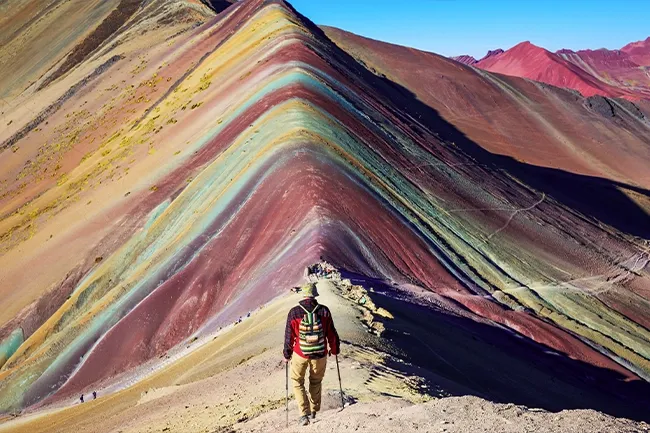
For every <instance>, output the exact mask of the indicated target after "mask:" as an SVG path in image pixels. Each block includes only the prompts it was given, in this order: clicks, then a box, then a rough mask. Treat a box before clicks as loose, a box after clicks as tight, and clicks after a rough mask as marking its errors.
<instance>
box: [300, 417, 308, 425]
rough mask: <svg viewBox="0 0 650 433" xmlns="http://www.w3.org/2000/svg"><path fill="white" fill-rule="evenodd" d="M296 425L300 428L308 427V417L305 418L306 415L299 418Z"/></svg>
mask: <svg viewBox="0 0 650 433" xmlns="http://www.w3.org/2000/svg"><path fill="white" fill-rule="evenodd" d="M298 425H301V426H305V425H309V416H307V415H305V416H301V417H300V418H299V419H298Z"/></svg>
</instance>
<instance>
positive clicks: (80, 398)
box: [79, 394, 84, 403]
mask: <svg viewBox="0 0 650 433" xmlns="http://www.w3.org/2000/svg"><path fill="white" fill-rule="evenodd" d="M79 400H81V402H82V403H83V402H84V395H83V394H81V397H79Z"/></svg>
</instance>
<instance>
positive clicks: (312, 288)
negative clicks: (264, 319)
mask: <svg viewBox="0 0 650 433" xmlns="http://www.w3.org/2000/svg"><path fill="white" fill-rule="evenodd" d="M299 293H300V294H301V295H302V296H303V299H302V300H301V301H300V302H299V304H298V306H296V307H293V308H292V309H291V311H289V315H288V316H287V324H286V327H285V331H284V361H285V362H289V361H290V360H291V382H292V384H293V393H294V395H295V396H296V401H297V402H298V408H299V409H300V415H301V416H300V419H299V420H298V423H299V424H300V425H303V426H304V425H307V424H309V417H310V415H311V418H312V419H313V418H316V412H318V411H319V410H320V403H321V384H322V382H323V377H324V376H325V369H326V367H327V354H328V350H327V347H328V346H329V354H330V355H338V353H339V346H340V341H339V336H338V334H337V333H336V328H334V321H333V319H332V314H331V313H330V310H329V308H327V307H326V306H325V305H321V304H319V303H318V302H317V301H316V299H315V298H316V296H318V291H317V290H316V284H315V283H309V284H307V285H305V286H303V287H301V288H300V291H299ZM308 368H309V395H307V393H306V391H305V375H306V373H307V369H308Z"/></svg>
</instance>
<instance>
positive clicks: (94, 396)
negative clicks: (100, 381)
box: [93, 391, 97, 400]
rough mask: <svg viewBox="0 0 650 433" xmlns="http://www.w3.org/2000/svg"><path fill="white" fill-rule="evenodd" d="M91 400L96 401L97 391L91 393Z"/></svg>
mask: <svg viewBox="0 0 650 433" xmlns="http://www.w3.org/2000/svg"><path fill="white" fill-rule="evenodd" d="M93 400H97V391H93Z"/></svg>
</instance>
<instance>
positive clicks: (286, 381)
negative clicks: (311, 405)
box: [284, 362, 289, 428]
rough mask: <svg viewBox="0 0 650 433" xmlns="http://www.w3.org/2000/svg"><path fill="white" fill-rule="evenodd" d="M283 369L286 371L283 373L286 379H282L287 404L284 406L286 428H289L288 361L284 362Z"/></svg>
mask: <svg viewBox="0 0 650 433" xmlns="http://www.w3.org/2000/svg"><path fill="white" fill-rule="evenodd" d="M284 370H285V373H286V374H285V377H286V380H285V381H284V383H285V389H286V391H287V395H286V399H285V401H286V403H287V406H286V412H287V428H289V363H288V362H285V364H284Z"/></svg>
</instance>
